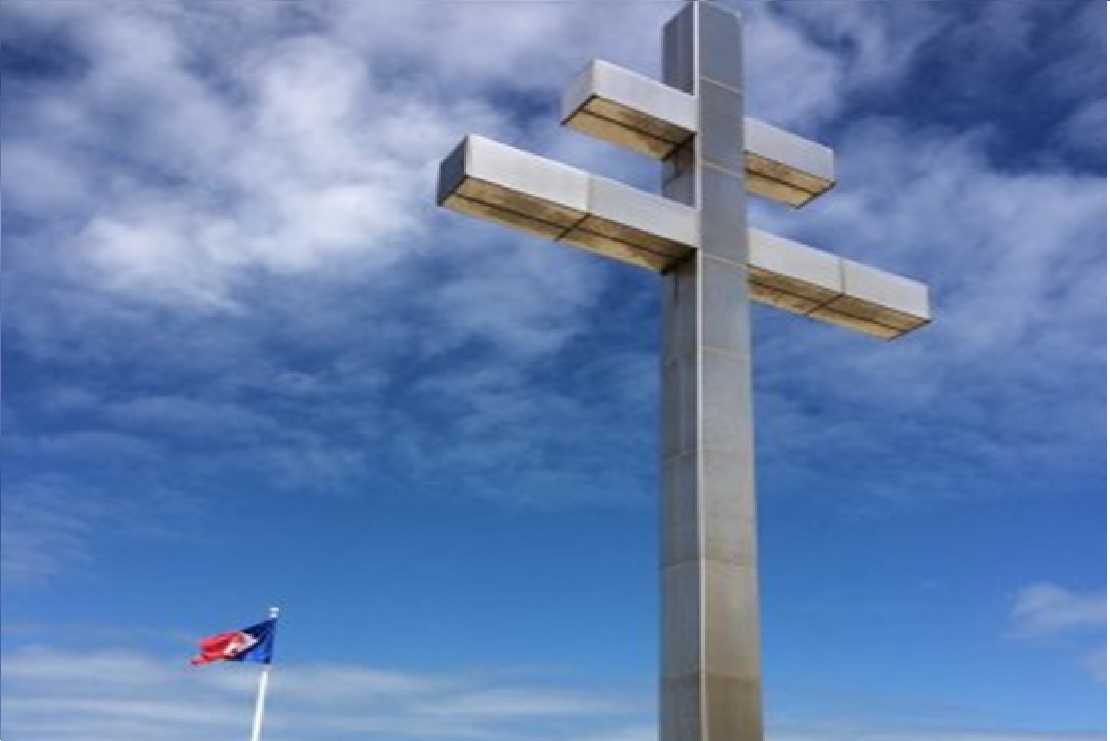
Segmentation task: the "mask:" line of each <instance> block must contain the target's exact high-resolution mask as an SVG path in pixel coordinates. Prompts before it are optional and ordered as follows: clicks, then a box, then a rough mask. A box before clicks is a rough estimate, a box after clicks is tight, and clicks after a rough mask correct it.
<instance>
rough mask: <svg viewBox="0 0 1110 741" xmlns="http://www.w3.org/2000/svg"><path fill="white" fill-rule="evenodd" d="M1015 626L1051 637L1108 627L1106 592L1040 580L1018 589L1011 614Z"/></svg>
mask: <svg viewBox="0 0 1110 741" xmlns="http://www.w3.org/2000/svg"><path fill="white" fill-rule="evenodd" d="M1010 615H1011V618H1012V619H1013V621H1014V624H1015V627H1016V628H1017V630H1018V631H1019V632H1021V633H1022V634H1024V635H1028V636H1050V635H1058V634H1061V633H1069V632H1072V631H1075V630H1084V629H1098V630H1104V629H1105V627H1106V593H1105V592H1088V593H1084V592H1078V591H1073V590H1070V589H1067V588H1066V587H1062V586H1060V585H1058V584H1052V583H1048V582H1041V583H1037V584H1030V585H1028V586H1025V587H1022V588H1021V589H1020V590H1018V594H1017V599H1016V600H1015V602H1014V606H1013V609H1012V611H1011V613H1010Z"/></svg>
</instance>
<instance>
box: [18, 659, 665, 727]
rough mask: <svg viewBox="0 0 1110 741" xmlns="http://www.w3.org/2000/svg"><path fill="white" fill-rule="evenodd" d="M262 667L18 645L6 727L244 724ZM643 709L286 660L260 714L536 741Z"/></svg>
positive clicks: (546, 688)
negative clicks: (205, 664)
mask: <svg viewBox="0 0 1110 741" xmlns="http://www.w3.org/2000/svg"><path fill="white" fill-rule="evenodd" d="M257 671H258V669H257V667H251V666H235V665H221V666H214V667H205V668H204V669H196V668H191V667H188V666H187V665H186V664H184V663H182V662H176V663H173V662H167V661H165V660H162V659H159V658H156V657H153V656H150V655H147V654H141V653H136V652H130V651H99V652H93V651H89V652H65V651H58V650H46V649H24V650H22V651H19V652H15V653H12V654H10V655H9V656H7V657H6V658H5V662H4V673H3V683H4V693H5V694H4V697H5V702H4V716H3V733H4V735H5V736H8V735H9V734H11V735H13V736H14V737H18V738H24V739H31V740H32V741H33V740H34V739H44V740H45V739H51V740H53V739H66V738H82V739H89V740H90V741H98V740H100V739H105V740H106V739H112V741H128V740H129V739H135V740H136V741H138V739H148V738H154V737H157V738H165V739H179V738H180V739H186V738H196V737H197V736H198V735H203V736H210V735H212V734H215V733H221V734H223V733H228V734H231V733H235V732H236V730H237V729H240V728H243V727H245V726H246V725H247V723H248V721H249V716H250V711H251V704H252V700H253V692H254V685H255V683H256V681H257ZM642 712H643V708H642V706H641V704H640V701H637V700H633V699H631V698H629V697H624V696H621V695H619V694H611V695H606V694H605V693H597V692H587V691H584V690H579V689H574V688H569V687H559V686H552V685H551V683H550V682H549V681H544V682H534V683H532V684H531V685H530V684H529V682H528V681H521V678H520V677H511V678H510V677H506V676H502V677H498V676H496V675H489V674H488V673H472V672H446V671H445V672H412V671H395V670H385V669H375V668H370V667H362V666H307V665H300V666H298V665H287V666H278V667H277V669H276V670H275V672H274V676H273V678H272V680H271V695H270V698H269V713H268V717H267V721H266V723H267V734H268V736H272V737H273V738H275V739H293V738H305V737H306V736H310V737H312V738H319V739H337V740H338V739H348V738H363V737H365V735H366V734H367V733H378V734H387V735H390V736H392V737H395V738H429V737H434V738H442V739H468V738H500V737H504V736H508V735H513V736H514V737H518V738H536V739H539V738H559V737H570V736H569V735H568V734H571V735H575V737H578V736H579V735H581V734H601V736H600V737H604V734H607V733H608V732H609V730H608V729H612V728H619V727H623V726H625V725H627V724H628V722H629V721H628V719H629V718H633V717H636V716H638V715H639V714H641V713H642ZM579 732H581V733H579Z"/></svg>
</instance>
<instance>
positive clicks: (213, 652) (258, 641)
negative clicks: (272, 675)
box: [189, 618, 277, 664]
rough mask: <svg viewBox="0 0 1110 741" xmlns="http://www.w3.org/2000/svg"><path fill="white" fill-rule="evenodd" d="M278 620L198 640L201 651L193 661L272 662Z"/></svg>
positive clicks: (195, 662) (192, 662) (191, 661)
mask: <svg viewBox="0 0 1110 741" xmlns="http://www.w3.org/2000/svg"><path fill="white" fill-rule="evenodd" d="M276 627H277V620H276V619H273V618H271V619H270V620H267V621H265V622H262V623H259V624H258V625H252V626H250V627H249V628H243V629H242V630H229V631H228V632H226V633H217V634H216V635H211V636H206V637H204V638H201V639H200V641H199V642H198V643H199V645H200V653H199V654H197V655H196V656H194V657H193V658H192V659H191V660H190V662H189V663H191V664H209V663H211V662H213V661H252V662H256V663H259V664H269V663H270V660H271V659H272V658H273V655H274V629H275V628H276Z"/></svg>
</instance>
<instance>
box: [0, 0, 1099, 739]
mask: <svg viewBox="0 0 1110 741" xmlns="http://www.w3.org/2000/svg"><path fill="white" fill-rule="evenodd" d="M678 7H679V5H678V4H677V3H673V2H604V3H588V2H555V1H553V2H527V1H521V2H423V1H420V0H414V1H411V2H391V3H385V2H367V1H366V0H351V1H350V2H340V1H338V0H337V1H335V2H307V1H306V2H288V3H262V2H235V3H230V2H162V1H158V2H142V3H140V2H135V1H134V0H120V1H113V0H85V1H81V2H70V1H66V0H40V1H38V2H12V1H10V0H9V1H6V2H5V3H4V4H3V6H2V8H0V21H2V23H0V44H2V59H0V62H2V68H0V72H2V75H3V86H2V91H0V104H2V124H0V125H2V134H3V151H2V156H3V160H2V209H3V250H4V254H3V259H4V265H3V276H2V279H3V294H2V296H3V299H2V300H3V375H4V377H3V409H2V414H3V423H4V424H3V447H4V469H3V481H2V483H3V500H2V507H3V512H2V520H0V522H2V528H3V532H2V535H3V539H2V545H3V560H2V568H3V571H2V575H0V576H2V581H0V584H2V600H3V602H2V609H3V624H2V629H0V643H2V648H3V671H2V682H3V694H4V703H3V709H2V711H0V733H2V734H3V736H4V738H5V739H8V740H9V741H24V740H26V741H39V740H41V741H59V740H61V741H64V740H65V739H83V740H86V739H88V740H92V741H100V740H104V741H132V740H135V741H139V740H143V739H150V738H154V737H157V738H163V739H168V740H169V741H175V739H197V738H205V739H216V738H229V739H232V738H236V739H237V738H242V737H244V736H245V735H246V731H247V729H248V727H249V715H250V708H251V703H252V693H253V684H254V681H255V677H256V672H255V671H253V670H252V669H251V667H238V666H214V667H205V668H203V669H194V668H190V667H188V666H186V665H185V664H184V660H185V658H186V657H187V656H188V655H189V653H190V651H191V648H192V646H191V643H192V641H193V640H194V639H195V638H196V637H198V636H200V635H204V634H206V633H211V632H217V631H220V630H225V629H230V628H235V627H240V626H241V625H245V624H248V623H250V622H253V621H254V620H255V619H256V618H258V617H261V616H263V615H264V614H265V608H266V607H267V606H269V605H270V604H279V605H281V606H282V608H283V610H284V617H283V622H282V626H281V629H280V633H279V637H278V641H279V643H278V651H279V654H278V655H279V669H278V670H277V671H276V672H275V676H274V681H273V685H272V697H271V705H270V707H271V713H270V715H269V717H268V724H269V728H268V731H267V739H272V741H282V740H283V739H284V740H287V741H293V740H295V739H306V738H312V739H318V740H320V741H331V740H332V739H335V740H336V741H346V739H354V738H359V739H407V738H413V739H443V740H445V741H446V740H454V739H497V738H507V737H513V738H523V739H537V741H558V740H559V739H572V738H573V739H576V741H647V740H648V739H652V738H654V737H655V730H654V722H655V718H654V713H655V711H654V704H655V699H654V697H655V695H654V693H655V688H654V683H655V672H656V640H657V639H656V632H657V625H656V610H657V602H656V601H657V594H656V581H655V580H656V576H655V549H656V540H655V539H656V513H655V509H654V508H655V502H656V498H657V497H656V491H657V474H656V461H655V451H656V441H657V436H656V427H657V411H656V397H657V377H656V352H657V349H658V301H657V291H656V285H657V279H656V278H655V277H654V276H652V275H651V274H649V273H646V272H641V271H638V270H636V269H634V268H630V267H628V266H623V265H616V264H609V263H607V262H605V261H604V260H602V259H600V258H597V257H595V256H593V255H589V254H585V253H579V252H575V251H572V250H566V249H563V248H561V247H555V246H553V245H549V244H546V243H544V242H543V241H542V240H539V239H534V238H531V237H527V236H523V235H519V234H516V233H513V232H510V231H508V230H505V229H502V228H499V227H496V226H493V225H487V224H482V223H478V222H474V221H473V220H470V219H467V218H464V217H461V216H458V215H456V214H454V213H451V212H444V211H441V210H438V209H436V208H435V206H434V203H433V199H432V194H433V192H434V181H435V169H436V166H437V164H438V161H439V160H440V159H441V158H442V157H443V156H445V155H446V154H447V153H448V152H449V151H450V149H451V148H452V146H453V145H454V144H455V143H456V141H457V140H458V139H459V138H460V137H461V136H463V135H465V134H466V133H470V132H474V133H480V134H484V135H487V136H491V137H494V138H498V139H501V140H503V141H506V142H508V143H511V144H514V145H517V146H521V147H523V148H527V149H529V150H532V151H536V152H540V153H543V154H545V155H548V156H551V157H554V158H557V159H559V160H562V161H566V162H569V163H572V164H575V165H578V166H581V167H584V168H586V169H589V170H591V171H594V172H599V173H602V174H605V175H608V176H611V177H616V178H620V179H622V180H624V181H626V182H629V183H632V184H635V185H638V186H640V187H643V188H645V189H652V188H653V187H655V183H656V177H657V175H656V171H655V166H654V165H653V164H652V163H649V162H643V161H640V159H639V158H637V157H635V156H633V155H630V154H627V153H623V152H620V151H617V150H615V149H613V148H611V147H608V146H606V145H604V144H601V143H598V142H593V141H591V140H589V139H588V138H586V137H583V136H582V135H580V134H577V133H575V132H571V131H564V130H562V129H560V127H559V125H558V114H557V101H558V94H559V91H560V90H561V88H562V85H563V84H564V83H565V82H566V81H568V80H569V79H570V77H571V76H572V75H573V73H574V72H575V71H577V70H578V69H579V68H580V67H581V66H582V65H583V64H585V63H586V62H587V61H588V60H589V59H591V58H594V57H601V58H604V59H607V60H609V61H612V62H615V63H618V64H621V65H623V66H626V67H628V68H631V69H634V70H637V71H639V72H642V73H644V74H649V75H655V74H656V73H657V46H658V42H657V37H658V29H659V27H660V26H661V24H662V23H663V22H664V21H665V20H666V19H667V18H669V17H670V16H671V15H673V14H674V13H675V12H676V11H677V9H678ZM742 10H743V11H744V14H745V19H746V24H747V43H748V46H747V50H746V55H747V58H746V62H747V68H746V70H747V74H748V82H747V84H748V98H747V99H748V105H749V111H748V112H749V114H751V115H755V116H758V117H761V118H764V119H766V120H768V121H771V122H774V123H776V124H779V125H782V126H785V127H788V128H791V129H793V130H795V131H797V132H799V133H802V134H804V135H807V136H810V137H812V138H815V139H817V140H820V141H823V142H825V143H827V144H829V145H830V146H833V147H834V148H835V149H836V151H837V156H838V172H839V177H840V182H839V184H838V186H837V188H836V189H835V190H834V191H833V192H831V193H830V194H829V195H828V196H826V197H825V198H823V199H821V200H820V201H819V202H817V203H815V204H814V205H812V206H810V207H808V208H806V209H805V210H803V211H797V212H796V211H791V210H789V209H785V208H781V207H777V206H775V205H772V204H767V203H759V202H754V201H753V203H752V208H753V213H754V215H753V221H754V222H755V224H756V225H757V226H760V227H761V228H765V229H769V230H771V231H775V232H778V233H780V234H783V235H785V236H791V237H794V238H796V239H799V240H801V241H804V242H808V243H810V244H813V245H815V246H819V247H822V248H824V249H828V250H830V251H833V252H836V253H838V254H842V255H845V256H849V257H852V258H855V259H859V260H861V261H863V262H867V263H869V264H873V265H875V266H877V267H880V268H883V269H886V270H891V271H894V272H898V273H902V274H906V275H910V276H913V277H915V278H918V279H920V280H923V281H925V282H927V283H928V284H929V286H930V289H931V291H932V299H933V302H934V311H935V321H934V323H933V324H932V325H931V326H929V327H928V328H926V329H925V330H922V331H920V332H919V333H917V334H915V335H911V336H910V337H907V338H905V339H903V340H900V341H898V342H895V343H882V342H877V341H875V340H871V339H868V338H866V337H861V336H855V335H853V334H852V333H850V332H847V331H845V330H842V329H837V328H834V327H829V326H824V325H821V324H818V323H815V322H809V321H807V320H804V319H800V318H798V317H795V316H792V315H786V314H783V313H781V312H775V311H773V310H770V309H765V308H763V307H757V309H756V311H755V313H754V316H755V318H756V327H755V342H756V345H757V356H756V357H757V367H756V380H755V390H756V403H757V410H756V411H757V448H758V461H759V469H758V471H757V476H758V482H759V496H760V503H761V504H760V506H761V510H760V517H761V521H760V527H761V543H760V547H761V571H762V576H763V600H764V604H763V632H764V638H765V644H764V662H765V672H766V687H765V690H766V706H767V712H768V722H769V729H770V730H769V738H770V739H771V740H772V741H810V740H811V739H826V740H829V741H840V740H841V739H845V740H847V739H854V740H858V741H887V740H889V741H918V740H919V739H940V740H941V741H945V740H947V741H955V740H956V739H958V740H959V741H988V740H989V741H1065V740H1067V741H1088V740H1089V739H1100V738H1104V737H1105V730H1104V729H1105V704H1104V698H1105V619H1106V618H1105V615H1106V609H1105V606H1106V602H1105V583H1106V572H1105V569H1104V567H1103V563H1104V561H1103V556H1104V555H1105V551H1104V548H1105V534H1106V531H1105V524H1106V521H1105V513H1106V510H1105V501H1106V500H1105V453H1104V451H1105V391H1104V389H1105V386H1104V385H1103V378H1104V369H1105V339H1104V338H1105V335H1104V333H1103V332H1104V328H1105V307H1106V304H1105V297H1106V287H1105V276H1106V269H1105V245H1106V231H1105V223H1106V221H1105V219H1106V211H1105V208H1106V200H1105V199H1106V191H1105V171H1106V164H1105V141H1106V138H1105V126H1106V123H1105V111H1106V102H1105V93H1104V91H1105V82H1106V80H1105V72H1104V69H1105V67H1104V62H1105V58H1104V54H1105V45H1106V41H1105V39H1106V37H1105V28H1106V17H1105V15H1106V8H1105V5H1104V4H1103V3H1099V2H1064V1H1061V0H1051V1H1050V0H1004V1H1002V0H1000V1H996V2H977V3H968V2H899V3H895V2H837V3H831V2H825V1H821V2H802V1H800V0H789V1H786V2H778V3H758V4H757V3H753V4H750V5H748V4H745V5H743V6H742Z"/></svg>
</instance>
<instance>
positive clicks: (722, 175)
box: [438, 0, 929, 741]
mask: <svg viewBox="0 0 1110 741" xmlns="http://www.w3.org/2000/svg"><path fill="white" fill-rule="evenodd" d="M663 79H664V83H665V84H662V83H658V82H655V81H654V80H650V79H648V78H645V77H642V76H640V75H637V74H634V73H632V72H629V71H627V70H623V69H621V68H619V67H616V66H614V65H611V64H608V63H605V62H600V61H594V62H592V63H591V64H590V65H588V66H587V67H586V69H585V70H583V72H582V73H581V74H580V75H578V76H577V77H576V78H575V79H574V80H573V81H572V82H571V84H570V86H569V87H568V89H567V90H566V92H565V94H564V96H563V119H564V120H563V123H564V124H566V125H568V126H571V127H572V128H576V129H578V130H580V131H582V132H585V133H588V134H590V135H593V136H596V137H599V138H601V139H604V140H606V141H609V142H612V143H614V144H617V145H620V146H624V147H627V148H629V149H632V150H634V151H637V152H640V153H642V154H645V155H648V156H652V157H655V158H657V159H659V160H661V161H662V162H663V179H662V193H663V196H662V197H661V196H657V195H653V194H649V193H646V192H643V191H640V190H636V189H634V188H630V187H628V186H626V185H623V184H620V183H617V182H614V181H612V180H608V179H605V178H601V177H597V176H595V175H591V174H589V173H586V172H584V171H582V170H578V169H576V168H573V167H568V166H567V165H563V164H560V163H557V162H553V161H551V160H548V159H545V158H542V157H538V156H535V155H532V154H528V153H526V152H522V151H520V150H518V149H514V148H512V147H508V146H506V145H503V144H499V143H496V142H493V141H490V140H488V139H484V138H481V137H477V136H473V135H472V136H468V137H466V138H465V139H464V140H463V142H462V143H461V144H460V145H459V146H458V147H457V148H456V149H455V150H454V152H453V153H452V154H451V155H450V156H448V157H447V159H446V160H444V162H443V164H442V165H441V169H440V180H439V189H438V201H439V203H440V204H442V205H444V206H447V207H449V208H453V209H455V210H457V211H461V212H463V213H467V214H470V215H473V216H479V217H482V218H486V219H491V220H493V221H496V222H500V223H503V224H507V225H510V226H513V227H516V228H518V229H523V230H525V231H529V232H533V233H536V234H540V235H544V236H547V237H549V238H551V239H553V240H555V241H558V242H563V243H567V244H571V245H575V246H577V247H582V248H584V249H587V250H591V251H593V252H598V253H600V254H603V255H606V256H608V257H612V258H614V259H617V260H622V261H625V262H629V263H632V264H635V265H639V266H641V267H645V268H648V269H651V270H655V271H658V272H660V273H661V274H662V276H663V301H662V303H663V312H664V318H663V327H664V336H663V357H662V397H663V398H662V513H661V522H662V548H661V571H662V600H661V602H662V613H663V614H662V621H661V622H662V646H661V656H662V667H661V675H662V676H661V683H660V736H661V739H662V741H759V740H760V739H762V738H763V719H762V707H761V705H762V701H761V690H760V659H759V598H758V583H757V572H756V528H755V486H754V477H753V471H754V465H753V449H752V448H753V446H752V404H751V375H752V363H751V340H750V330H749V317H748V314H749V299H754V300H756V301H761V302H764V303H769V304H773V305H775V306H779V307H781V308H783V309H786V310H788V311H791V312H794V313H798V314H803V315H805V316H809V317H813V318H817V319H820V320H823V321H827V322H832V323H835V324H840V325H843V326H846V327H849V328H852V329H855V330H859V331H862V332H865V333H868V334H871V335H875V336H878V337H882V338H885V339H891V338H894V337H898V336H900V335H903V334H905V333H906V332H909V331H912V330H914V329H916V328H918V327H920V326H922V325H924V324H926V323H927V322H928V321H929V307H928V296H927V292H926V289H925V287H924V286H923V285H921V284H919V283H916V282H914V281H912V280H909V279H907V278H903V277H900V276H896V275H892V274H890V273H886V272H883V271H880V270H876V269H874V268H870V267H867V266H864V265H861V264H859V263H856V262H852V261H850V260H845V259H842V258H839V257H836V256H835V255H832V254H829V253H826V252H822V251H820V250H817V249H814V248H812V247H808V246H805V245H802V244H799V243H797V242H793V241H790V240H786V239H782V238H780V237H776V236H774V235H771V234H767V233H765V232H761V231H757V230H754V229H749V228H748V224H747V213H746V204H745V200H746V193H747V191H751V192H754V193H756V194H759V195H762V196H765V197H769V198H772V199H775V200H778V201H781V202H784V203H787V204H790V205H792V206H795V207H799V206H802V205H804V204H805V203H807V202H808V201H809V200H811V199H813V198H815V197H817V196H818V195H820V194H821V193H823V192H824V191H826V190H828V189H829V188H830V187H832V185H833V183H834V176H833V155H832V152H831V151H830V150H828V149H827V148H825V147H823V146H821V145H818V144H815V143H813V142H809V141H806V140H805V139H802V138H800V137H797V136H795V135H793V134H790V133H788V132H785V131H782V130H781V129H777V128H775V127H773V126H770V125H768V124H765V123H761V122H759V121H755V120H752V119H748V118H745V117H744V115H743V108H744V98H743V85H742V76H741V22H740V16H739V15H738V14H737V13H735V12H733V11H731V10H729V9H728V8H725V7H722V6H721V5H718V4H714V3H709V2H703V1H698V0H692V1H691V2H689V3H687V5H686V6H685V7H684V8H683V10H682V11H681V12H679V14H678V15H676V16H675V17H674V18H673V19H671V20H670V21H669V22H668V23H667V25H666V26H665V28H664V30H663Z"/></svg>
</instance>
